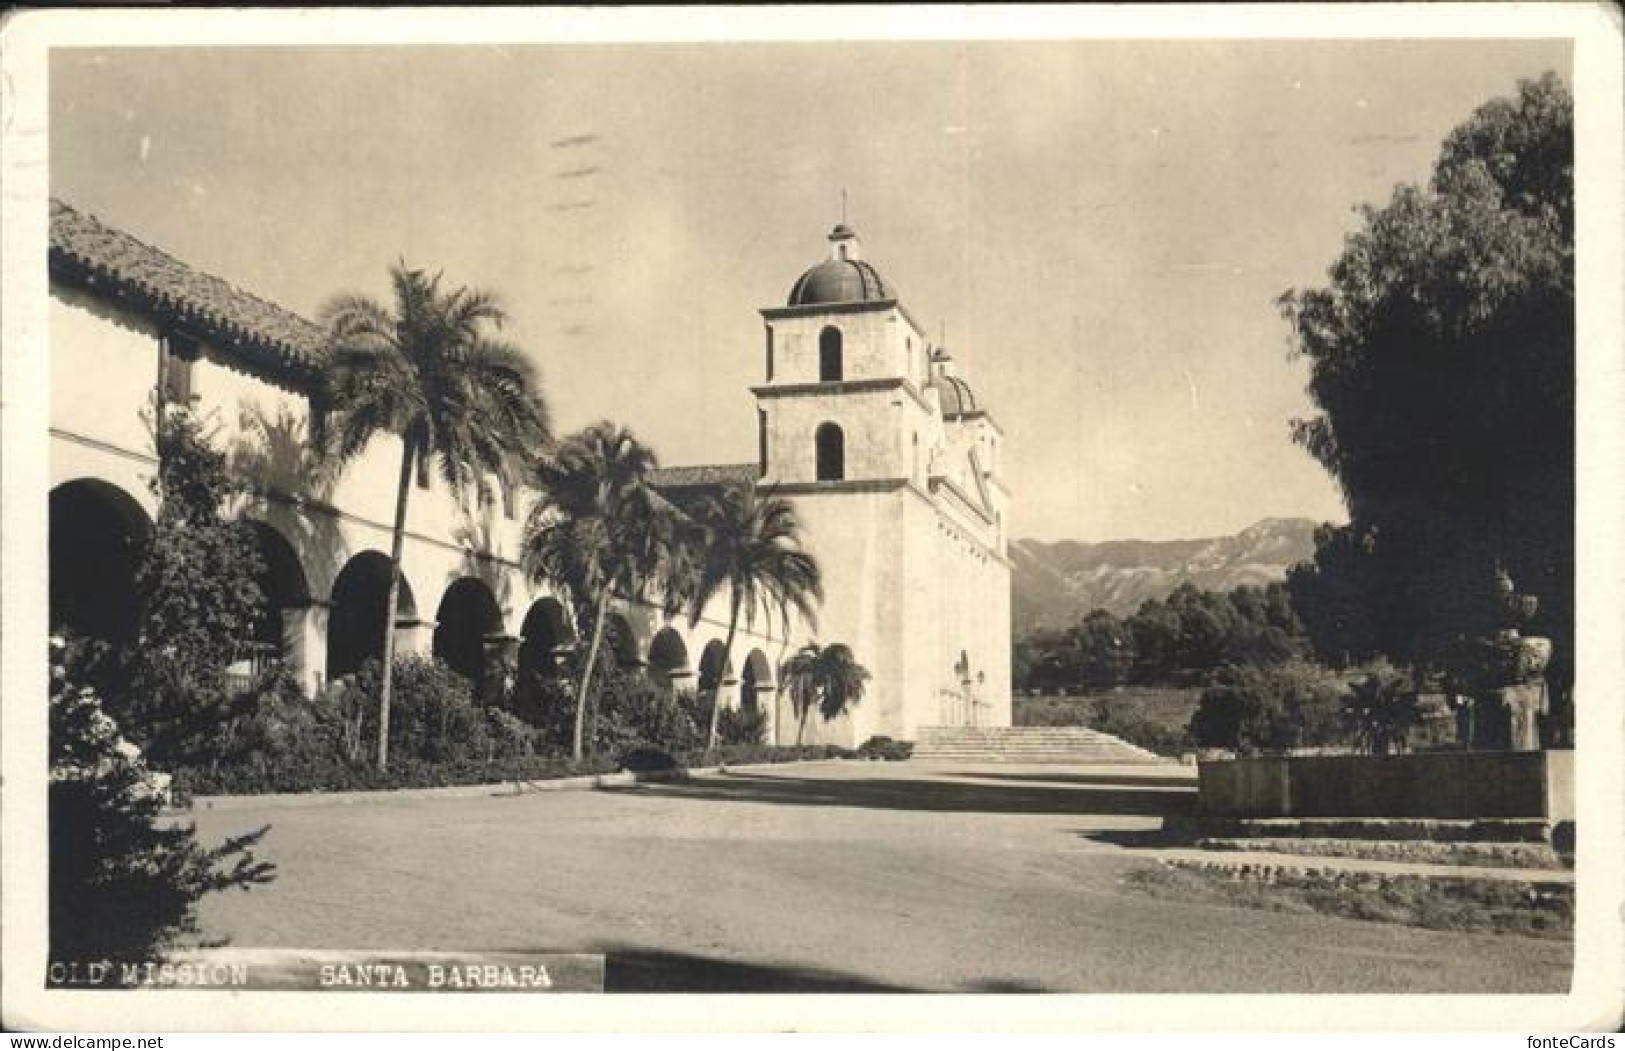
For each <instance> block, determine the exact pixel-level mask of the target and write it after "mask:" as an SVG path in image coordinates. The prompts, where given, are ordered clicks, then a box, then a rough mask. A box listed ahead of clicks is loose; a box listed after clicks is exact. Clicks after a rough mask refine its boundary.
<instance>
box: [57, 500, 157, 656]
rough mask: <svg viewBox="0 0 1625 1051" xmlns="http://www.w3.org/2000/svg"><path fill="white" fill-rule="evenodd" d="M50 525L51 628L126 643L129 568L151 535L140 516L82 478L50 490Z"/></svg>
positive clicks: (134, 614) (131, 597) (136, 603)
mask: <svg viewBox="0 0 1625 1051" xmlns="http://www.w3.org/2000/svg"><path fill="white" fill-rule="evenodd" d="M49 528H50V534H49V536H50V539H49V543H50V555H49V562H50V615H51V623H50V626H51V628H52V630H57V629H62V628H65V629H68V630H70V631H73V632H75V633H77V634H80V635H85V636H89V637H91V638H95V639H101V640H102V641H103V642H109V643H114V644H121V643H127V642H130V641H132V640H133V639H134V638H135V635H136V629H137V621H138V619H139V618H140V612H141V605H140V600H139V599H138V598H137V596H136V590H135V573H136V566H137V565H138V564H139V563H140V560H141V550H142V547H143V546H144V545H145V544H146V542H147V537H148V536H149V535H151V533H152V520H151V519H149V518H148V517H147V513H146V511H144V510H143V509H142V507H141V505H140V504H138V503H136V501H135V498H134V497H132V496H130V494H128V493H126V492H125V491H124V490H122V489H120V488H119V487H118V486H116V485H113V484H111V483H108V482H103V481H99V480H97V479H93V478H83V479H79V480H77V481H72V482H65V483H64V484H62V485H59V486H57V487H56V488H55V489H52V490H51V497H50V527H49Z"/></svg>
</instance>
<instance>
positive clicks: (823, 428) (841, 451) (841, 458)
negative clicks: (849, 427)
mask: <svg viewBox="0 0 1625 1051" xmlns="http://www.w3.org/2000/svg"><path fill="white" fill-rule="evenodd" d="M814 442H815V443H816V444H817V446H818V449H817V453H818V480H819V481H820V482H839V481H841V480H842V479H844V478H845V477H846V435H844V434H842V433H841V428H839V427H838V426H836V425H835V424H833V423H825V424H820V425H819V427H818V431H817V434H816V435H815V436H814Z"/></svg>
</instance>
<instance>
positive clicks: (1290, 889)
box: [1124, 865, 1574, 940]
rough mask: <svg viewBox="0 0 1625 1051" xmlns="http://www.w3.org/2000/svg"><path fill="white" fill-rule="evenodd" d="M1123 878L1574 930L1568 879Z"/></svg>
mask: <svg viewBox="0 0 1625 1051" xmlns="http://www.w3.org/2000/svg"><path fill="white" fill-rule="evenodd" d="M1124 882H1125V883H1126V884H1127V885H1128V886H1129V887H1131V888H1132V889H1134V890H1136V891H1139V892H1142V893H1145V894H1149V895H1151V896H1153V897H1158V898H1166V899H1177V900H1182V901H1198V902H1208V903H1213V904H1220V905H1232V906H1236V907H1239V908H1249V909H1263V910H1266V911H1269V912H1296V913H1305V912H1317V913H1321V914H1323V915H1328V916H1341V917H1344V918H1345V919H1353V920H1367V921H1372V922H1376V923H1398V924H1404V925H1406V926H1409V927H1424V928H1427V929H1429V930H1438V931H1459V932H1471V933H1481V934H1522V935H1527V936H1529V937H1535V938H1550V939H1555V940H1564V939H1568V938H1571V937H1573V934H1574V890H1573V888H1572V887H1550V886H1542V887H1537V886H1535V885H1533V884H1530V883H1520V882H1516V881H1505V880H1480V879H1453V878H1439V877H1424V876H1378V875H1374V874H1370V873H1348V874H1346V875H1340V876H1324V875H1308V874H1301V873H1288V872H1277V873H1272V874H1269V875H1267V876H1266V877H1264V878H1259V877H1256V876H1253V877H1249V876H1243V875H1239V874H1235V873H1222V872H1212V871H1203V870H1199V869H1191V868H1185V867H1179V866H1174V865H1158V866H1155V867H1148V868H1144V869H1136V870H1134V871H1131V872H1129V873H1128V874H1127V875H1126V876H1124Z"/></svg>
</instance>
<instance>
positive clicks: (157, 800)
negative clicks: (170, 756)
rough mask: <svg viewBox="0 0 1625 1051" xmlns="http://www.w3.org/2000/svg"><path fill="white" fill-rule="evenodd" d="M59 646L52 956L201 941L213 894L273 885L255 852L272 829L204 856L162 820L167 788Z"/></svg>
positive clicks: (185, 834) (125, 954)
mask: <svg viewBox="0 0 1625 1051" xmlns="http://www.w3.org/2000/svg"><path fill="white" fill-rule="evenodd" d="M51 648H52V654H51V657H52V668H51V692H50V764H51V770H50V790H49V806H50V819H49V840H50V844H49V859H50V898H49V912H50V939H51V942H50V951H51V955H52V957H53V958H56V959H63V960H77V961H89V960H114V961H121V960H122V961H136V960H145V959H152V958H154V957H156V956H157V955H158V954H159V953H160V952H161V951H163V950H164V949H166V948H168V947H170V946H172V945H173V944H174V943H175V942H176V941H177V940H178V939H180V938H183V937H186V936H191V935H196V934H198V933H199V930H198V926H197V919H196V906H197V902H198V901H199V899H201V898H202V897H203V896H204V895H205V894H209V893H211V892H214V891H219V890H225V889H228V888H231V887H238V888H248V887H250V886H253V885H255V884H261V883H267V882H269V881H270V880H271V879H272V873H273V871H274V866H272V865H271V864H270V863H268V862H263V861H260V860H258V859H257V858H256V857H255V856H254V854H253V851H252V848H253V846H254V845H255V844H256V843H257V842H258V841H259V840H260V838H261V837H262V836H263V835H264V834H265V831H266V830H265V829H260V830H259V831H258V832H253V833H250V834H248V835H244V836H238V837H234V838H232V839H229V840H227V841H226V842H225V843H223V844H221V845H220V846H219V847H216V848H214V849H213V850H205V849H204V848H203V847H201V846H199V845H198V843H197V840H196V838H195V836H194V830H193V828H192V826H189V825H180V824H175V823H172V822H169V821H165V820H163V819H162V818H161V811H162V809H163V798H164V786H163V783H162V782H161V780H160V779H159V778H158V777H157V776H155V775H154V774H153V773H152V771H151V770H149V769H148V767H147V764H146V761H145V759H144V758H143V757H142V755H141V752H140V750H139V749H137V748H136V747H135V746H134V745H132V744H130V743H129V742H128V741H126V740H125V739H124V738H123V736H122V734H121V733H120V732H119V728H118V725H117V724H116V723H115V722H114V721H113V720H112V719H111V718H110V717H109V716H108V715H107V714H106V712H105V711H103V709H102V704H101V699H100V698H99V697H98V696H97V694H96V692H95V691H94V690H92V689H90V688H88V687H84V686H80V685H76V684H74V683H73V682H72V681H71V680H70V678H69V675H68V672H67V667H66V664H65V662H66V660H67V653H66V645H65V643H64V641H63V640H62V639H60V638H53V639H52V645H51Z"/></svg>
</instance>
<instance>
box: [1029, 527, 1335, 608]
mask: <svg viewBox="0 0 1625 1051" xmlns="http://www.w3.org/2000/svg"><path fill="white" fill-rule="evenodd" d="M1314 533H1315V523H1314V522H1312V521H1310V520H1309V519H1307V518H1266V519H1264V520H1263V521H1261V522H1257V523H1254V524H1253V525H1250V526H1248V527H1247V528H1246V529H1243V530H1242V531H1241V532H1239V533H1237V534H1235V535H1234V536H1221V537H1212V538H1209V539H1206V540H1108V541H1104V542H1102V543H1098V544H1085V543H1081V542H1079V541H1075V540H1060V541H1056V542H1054V543H1044V542H1042V541H1038V540H1016V541H1012V542H1011V544H1010V559H1011V562H1012V563H1013V566H1012V569H1011V575H1010V587H1011V617H1012V620H1013V621H1014V628H1015V633H1016V635H1018V636H1019V635H1021V634H1023V633H1025V632H1027V631H1029V630H1031V629H1033V628H1039V627H1061V626H1065V625H1068V624H1072V623H1075V622H1076V621H1077V620H1078V619H1079V618H1081V617H1082V616H1083V615H1084V614H1085V613H1087V612H1089V611H1090V610H1092V609H1095V608H1097V607H1099V608H1103V609H1108V610H1110V611H1111V612H1113V613H1115V614H1118V615H1120V616H1121V615H1127V614H1130V613H1133V612H1134V611H1135V610H1137V609H1139V608H1140V603H1142V602H1144V601H1146V600H1147V599H1152V598H1162V597H1163V596H1165V595H1167V594H1168V593H1169V592H1171V591H1173V590H1174V588H1176V587H1178V586H1179V585H1180V584H1183V583H1185V582H1186V581H1190V582H1191V583H1192V584H1195V585H1196V586H1197V587H1199V588H1205V589H1207V590H1210V591H1228V590H1230V589H1231V588H1234V587H1237V586H1238V585H1241V584H1268V583H1272V582H1274V581H1278V580H1283V579H1285V578H1286V571H1287V568H1288V567H1290V566H1291V565H1293V564H1294V563H1297V562H1302V561H1305V560H1307V559H1308V558H1310V557H1311V556H1312V555H1313V554H1314V550H1315V545H1314Z"/></svg>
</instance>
